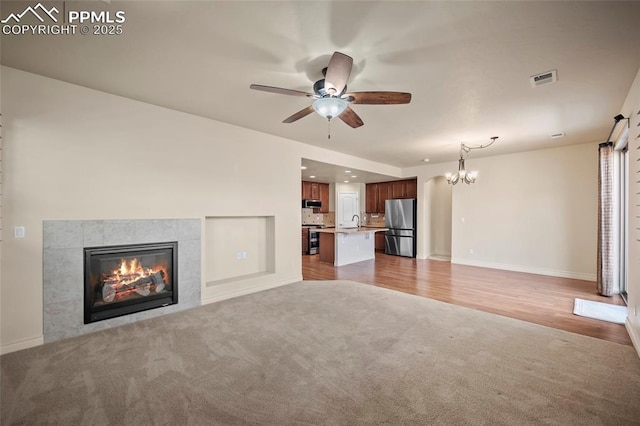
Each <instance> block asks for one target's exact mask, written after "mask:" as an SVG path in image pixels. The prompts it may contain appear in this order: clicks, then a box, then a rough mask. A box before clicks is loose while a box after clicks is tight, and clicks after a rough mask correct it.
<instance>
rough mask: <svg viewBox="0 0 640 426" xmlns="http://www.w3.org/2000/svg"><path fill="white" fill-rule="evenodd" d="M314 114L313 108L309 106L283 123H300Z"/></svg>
mask: <svg viewBox="0 0 640 426" xmlns="http://www.w3.org/2000/svg"><path fill="white" fill-rule="evenodd" d="M312 112H313V107H312V106H311V105H309V106H308V107H306V108H305V109H301V110H300V111H298V112H296V113H295V114H293V115H292V116H291V117H287V118H285V119H284V121H283V123H293V122H294V121H298V120H300V119H301V118H303V117H306V116H307V115H309V114H311V113H312Z"/></svg>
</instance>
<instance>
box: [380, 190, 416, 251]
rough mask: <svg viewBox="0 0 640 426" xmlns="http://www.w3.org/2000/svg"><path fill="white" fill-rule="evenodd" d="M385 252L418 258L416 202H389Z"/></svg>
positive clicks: (385, 219) (385, 212)
mask: <svg viewBox="0 0 640 426" xmlns="http://www.w3.org/2000/svg"><path fill="white" fill-rule="evenodd" d="M384 208H385V209H384V214H385V216H384V227H385V228H389V230H388V231H386V233H385V236H384V247H385V249H384V252H385V253H386V254H393V255H396V256H406V257H416V200H415V198H408V199H403V200H387V201H386V202H385V206H384Z"/></svg>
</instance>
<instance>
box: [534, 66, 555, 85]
mask: <svg viewBox="0 0 640 426" xmlns="http://www.w3.org/2000/svg"><path fill="white" fill-rule="evenodd" d="M529 81H530V82H531V87H538V86H542V85H544V84H549V83H555V82H556V81H558V73H557V71H556V70H551V71H547V72H543V73H541V74H536V75H532V76H531V77H529Z"/></svg>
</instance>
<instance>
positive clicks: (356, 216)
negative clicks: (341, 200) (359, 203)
mask: <svg viewBox="0 0 640 426" xmlns="http://www.w3.org/2000/svg"><path fill="white" fill-rule="evenodd" d="M354 217H355V218H356V219H357V224H358V229H359V228H360V216H358V215H357V214H354V215H353V216H352V217H351V221H352V222H353V218H354Z"/></svg>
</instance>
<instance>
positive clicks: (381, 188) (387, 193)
mask: <svg viewBox="0 0 640 426" xmlns="http://www.w3.org/2000/svg"><path fill="white" fill-rule="evenodd" d="M390 198H392V197H391V182H380V183H378V213H384V204H385V201H387V200H388V199H390Z"/></svg>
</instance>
